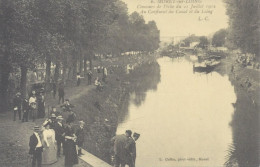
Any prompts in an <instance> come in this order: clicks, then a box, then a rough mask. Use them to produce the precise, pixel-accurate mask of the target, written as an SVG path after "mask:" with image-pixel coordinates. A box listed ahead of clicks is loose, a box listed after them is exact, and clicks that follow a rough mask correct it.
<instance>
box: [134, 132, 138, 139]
mask: <svg viewBox="0 0 260 167" xmlns="http://www.w3.org/2000/svg"><path fill="white" fill-rule="evenodd" d="M133 137H135V138H136V140H137V139H138V138H139V137H140V134H139V133H136V132H134V134H133Z"/></svg>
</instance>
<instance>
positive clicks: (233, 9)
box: [225, 0, 260, 57]
mask: <svg viewBox="0 0 260 167" xmlns="http://www.w3.org/2000/svg"><path fill="white" fill-rule="evenodd" d="M225 3H226V9H227V10H226V13H227V15H228V16H229V29H230V33H229V36H228V39H229V40H230V41H231V42H232V43H233V44H234V45H235V46H236V47H238V48H240V49H241V50H242V51H243V52H245V53H252V54H256V56H258V57H259V49H260V48H259V45H260V42H259V40H260V37H259V34H260V10H259V6H260V2H259V0H225Z"/></svg>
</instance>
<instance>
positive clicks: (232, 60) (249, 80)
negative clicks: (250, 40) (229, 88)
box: [216, 53, 260, 167]
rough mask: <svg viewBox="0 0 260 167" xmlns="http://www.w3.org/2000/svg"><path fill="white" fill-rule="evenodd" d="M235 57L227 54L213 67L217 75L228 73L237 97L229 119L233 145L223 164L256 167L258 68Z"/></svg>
mask: <svg viewBox="0 0 260 167" xmlns="http://www.w3.org/2000/svg"><path fill="white" fill-rule="evenodd" d="M237 58H238V56H237V55H236V54H234V53H230V54H229V55H228V56H227V57H226V58H225V59H222V60H221V64H220V65H219V66H218V67H217V68H216V71H217V72H219V73H220V74H222V75H228V76H229V80H230V82H231V83H232V85H233V86H234V89H235V93H236V96H237V100H236V103H234V104H233V107H234V114H233V119H232V121H231V122H230V126H231V128H232V131H233V144H231V145H230V147H229V150H227V151H228V154H227V161H226V164H225V166H227V167H234V166H250V167H251V166H252V167H253V166H259V164H260V162H259V157H260V155H259V147H257V146H259V136H260V133H259V127H260V126H259V120H260V114H259V102H260V98H259V96H260V94H259V92H260V71H259V70H257V69H253V68H250V67H244V66H243V65H242V64H240V63H239V62H237V61H236V60H237ZM252 155H253V156H252Z"/></svg>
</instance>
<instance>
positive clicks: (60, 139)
mask: <svg viewBox="0 0 260 167" xmlns="http://www.w3.org/2000/svg"><path fill="white" fill-rule="evenodd" d="M56 120H57V123H56V124H55V127H54V130H55V138H56V141H57V157H60V149H61V144H62V148H63V154H64V148H65V147H64V141H65V128H64V125H63V124H62V121H63V118H62V116H61V115H59V116H58V117H57V118H56Z"/></svg>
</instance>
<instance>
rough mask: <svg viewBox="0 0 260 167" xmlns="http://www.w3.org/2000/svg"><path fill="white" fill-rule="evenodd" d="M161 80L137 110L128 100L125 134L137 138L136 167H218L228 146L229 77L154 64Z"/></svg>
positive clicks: (176, 63)
mask: <svg viewBox="0 0 260 167" xmlns="http://www.w3.org/2000/svg"><path fill="white" fill-rule="evenodd" d="M158 63H159V65H160V75H161V79H160V82H159V83H158V85H157V89H156V90H154V89H153V90H149V91H147V92H146V96H145V99H144V101H143V103H142V104H140V105H136V103H135V102H134V101H135V100H134V99H135V98H137V97H136V96H138V94H137V93H136V94H135V93H133V94H132V95H131V99H130V104H129V107H128V113H127V116H126V117H125V118H124V120H123V121H122V122H121V123H119V125H118V128H117V134H122V133H124V132H125V130H126V129H131V130H132V131H133V132H138V133H140V134H141V136H140V138H139V139H138V141H136V147H137V159H136V166H137V167H159V166H163V167H173V166H223V165H224V163H225V161H226V160H227V158H225V157H226V155H227V150H228V148H229V146H230V145H231V144H232V129H231V127H230V125H229V124H230V122H231V121H232V115H233V114H234V107H233V105H232V104H233V103H235V102H236V98H237V97H236V94H235V90H234V87H233V86H232V84H231V83H230V81H229V79H228V76H222V75H220V74H218V73H217V72H212V73H209V74H204V73H194V72H193V68H192V63H191V62H189V61H188V60H186V59H185V58H178V59H171V58H167V57H164V58H160V59H158Z"/></svg>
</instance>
